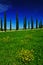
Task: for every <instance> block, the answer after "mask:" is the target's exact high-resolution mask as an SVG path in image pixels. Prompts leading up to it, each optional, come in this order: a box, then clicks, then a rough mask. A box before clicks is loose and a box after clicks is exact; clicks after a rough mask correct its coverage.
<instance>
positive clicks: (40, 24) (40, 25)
mask: <svg viewBox="0 0 43 65" xmlns="http://www.w3.org/2000/svg"><path fill="white" fill-rule="evenodd" d="M39 28H42V20H40V23H39Z"/></svg>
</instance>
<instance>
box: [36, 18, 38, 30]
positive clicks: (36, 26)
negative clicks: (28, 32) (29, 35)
mask: <svg viewBox="0 0 43 65" xmlns="http://www.w3.org/2000/svg"><path fill="white" fill-rule="evenodd" d="M37 28H38V19H36V29H37Z"/></svg>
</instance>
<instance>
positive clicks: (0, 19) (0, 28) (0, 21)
mask: <svg viewBox="0 0 43 65" xmlns="http://www.w3.org/2000/svg"><path fill="white" fill-rule="evenodd" d="M0 30H1V18H0Z"/></svg>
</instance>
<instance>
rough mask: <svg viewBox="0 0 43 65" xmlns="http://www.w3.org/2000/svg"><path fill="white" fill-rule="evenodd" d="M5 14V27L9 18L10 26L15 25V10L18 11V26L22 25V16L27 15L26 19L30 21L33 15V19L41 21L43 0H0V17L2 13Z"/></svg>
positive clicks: (42, 17)
mask: <svg viewBox="0 0 43 65" xmlns="http://www.w3.org/2000/svg"><path fill="white" fill-rule="evenodd" d="M4 11H6V14H7V24H8V25H7V27H9V20H10V18H12V26H13V28H14V27H15V23H16V21H15V19H16V12H18V18H19V23H20V27H23V25H22V24H23V18H24V16H26V17H27V21H28V20H29V21H30V18H31V16H33V19H34V23H35V19H36V18H38V20H39V21H40V19H42V21H43V0H0V17H2V18H3V13H4Z"/></svg>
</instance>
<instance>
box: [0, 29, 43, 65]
mask: <svg viewBox="0 0 43 65" xmlns="http://www.w3.org/2000/svg"><path fill="white" fill-rule="evenodd" d="M22 48H23V49H25V50H33V51H34V60H33V61H32V62H31V63H30V64H26V65H43V29H37V30H36V29H33V30H21V31H11V32H10V31H7V32H0V65H23V64H22V62H21V61H19V60H18V59H17V57H16V56H17V55H18V54H17V52H18V51H20V50H22Z"/></svg>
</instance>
